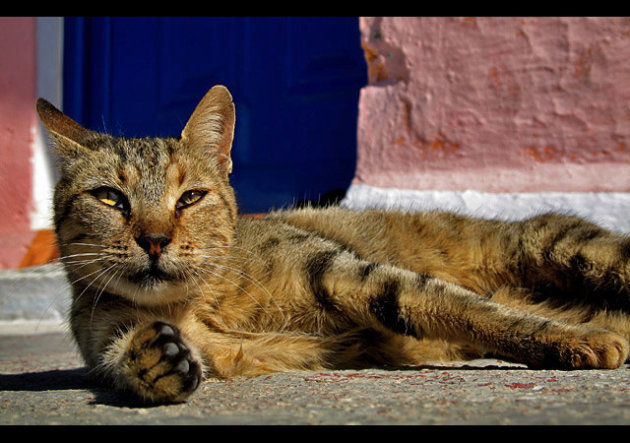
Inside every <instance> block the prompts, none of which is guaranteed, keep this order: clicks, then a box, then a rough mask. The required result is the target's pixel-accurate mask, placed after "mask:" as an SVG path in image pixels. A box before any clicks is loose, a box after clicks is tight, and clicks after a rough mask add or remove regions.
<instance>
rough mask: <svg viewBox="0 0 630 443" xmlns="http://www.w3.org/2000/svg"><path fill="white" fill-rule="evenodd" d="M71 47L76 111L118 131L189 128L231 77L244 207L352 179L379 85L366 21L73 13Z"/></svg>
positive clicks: (309, 195) (235, 178) (263, 207)
mask: <svg viewBox="0 0 630 443" xmlns="http://www.w3.org/2000/svg"><path fill="white" fill-rule="evenodd" d="M64 51H65V52H64V111H65V112H66V113H67V114H68V115H70V116H72V117H73V118H74V119H76V120H77V121H79V122H80V123H82V124H83V125H85V126H87V127H89V128H91V129H95V130H101V131H108V132H110V133H113V134H114V135H125V136H146V135H162V136H167V135H175V136H177V135H179V133H180V132H181V130H182V128H183V126H184V124H185V123H186V121H187V119H188V117H189V116H190V114H191V113H192V111H193V109H194V107H195V106H196V104H197V102H198V101H199V100H200V98H201V97H202V96H203V95H204V94H205V92H206V91H207V90H208V89H209V88H210V87H211V86H213V85H215V84H224V85H226V86H227V87H228V88H229V89H230V91H231V92H232V95H233V97H234V102H235V105H236V133H235V140H234V146H233V150H232V156H233V162H234V172H233V174H232V176H231V179H232V184H233V185H234V187H235V189H236V193H237V199H238V201H239V206H240V208H241V211H242V212H264V211H268V210H269V209H272V208H283V207H288V206H290V205H293V204H296V203H298V202H301V201H304V200H311V201H314V202H317V201H318V200H320V199H321V198H322V197H324V196H328V195H330V194H331V193H334V192H335V191H338V190H344V189H346V188H347V187H348V185H349V184H350V181H351V179H352V177H353V175H354V169H355V163H356V131H357V114H358V102H359V90H360V89H361V88H362V87H363V86H364V85H365V84H366V82H367V72H366V64H365V60H364V57H363V51H362V50H361V46H360V32H359V23H358V19H357V18H348V17H341V18H333V17H330V18H328V17H327V18H304V17H299V18H288V17H287V18H268V17H256V18H245V17H238V18H166V17H156V18H138V17H130V18H122V17H120V18H105V17H98V18H80V17H73V18H67V19H66V20H65V47H64Z"/></svg>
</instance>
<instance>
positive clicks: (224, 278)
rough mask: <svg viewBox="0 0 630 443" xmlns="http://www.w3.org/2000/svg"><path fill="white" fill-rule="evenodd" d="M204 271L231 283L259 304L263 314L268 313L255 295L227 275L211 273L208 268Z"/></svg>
mask: <svg viewBox="0 0 630 443" xmlns="http://www.w3.org/2000/svg"><path fill="white" fill-rule="evenodd" d="M202 270H203V272H205V273H208V274H211V275H214V276H215V277H217V278H219V279H222V280H225V281H227V282H229V283H231V284H233V285H234V286H235V287H237V288H238V289H240V290H241V291H243V293H244V294H247V296H248V297H249V298H251V299H252V300H253V301H254V303H256V304H257V305H258V306H259V307H260V308H261V309H262V310H263V312H267V310H266V309H265V307H264V306H263V305H262V304H261V303H260V302H259V301H258V300H256V297H254V296H253V295H252V294H251V293H250V292H249V291H248V290H247V289H245V288H243V287H242V286H241V285H239V284H238V283H236V282H234V281H232V280H230V279H229V278H227V277H226V276H225V275H222V274H220V273H217V272H213V271H211V270H209V269H207V268H203V269H202ZM204 282H205V280H204Z"/></svg>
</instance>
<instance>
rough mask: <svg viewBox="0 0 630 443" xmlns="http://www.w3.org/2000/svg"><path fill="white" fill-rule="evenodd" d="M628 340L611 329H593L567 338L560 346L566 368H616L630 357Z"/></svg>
mask: <svg viewBox="0 0 630 443" xmlns="http://www.w3.org/2000/svg"><path fill="white" fill-rule="evenodd" d="M628 352H629V345H628V341H627V340H626V339H624V338H623V337H621V336H619V335H617V334H614V333H612V332H609V331H603V330H593V331H589V332H586V333H584V334H581V335H577V336H575V337H571V338H568V339H566V341H565V342H564V344H563V346H562V347H561V348H560V361H561V363H562V366H563V367H564V368H565V369H615V368H618V367H619V366H621V365H622V364H623V363H624V362H625V361H626V358H627V357H628Z"/></svg>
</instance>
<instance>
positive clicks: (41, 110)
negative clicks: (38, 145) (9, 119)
mask: <svg viewBox="0 0 630 443" xmlns="http://www.w3.org/2000/svg"><path fill="white" fill-rule="evenodd" d="M37 113H38V114H39V119H40V120H41V122H42V124H43V125H44V127H45V128H46V129H47V130H48V131H49V132H50V134H51V135H52V136H53V138H54V139H55V141H56V142H57V143H56V147H57V149H58V151H59V152H60V154H67V153H69V151H71V152H73V153H75V152H76V151H77V149H85V148H86V143H85V142H86V140H87V139H88V137H89V136H90V135H92V134H94V132H93V131H90V130H89V129H86V128H84V127H83V126H81V125H80V124H78V123H77V122H75V121H74V120H72V119H71V118H70V117H68V116H67V115H65V114H64V113H63V112H61V111H60V110H59V109H57V108H55V107H54V106H53V105H52V104H50V103H49V102H48V101H46V100H44V99H43V98H40V99H38V100H37Z"/></svg>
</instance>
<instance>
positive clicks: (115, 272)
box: [90, 265, 123, 322]
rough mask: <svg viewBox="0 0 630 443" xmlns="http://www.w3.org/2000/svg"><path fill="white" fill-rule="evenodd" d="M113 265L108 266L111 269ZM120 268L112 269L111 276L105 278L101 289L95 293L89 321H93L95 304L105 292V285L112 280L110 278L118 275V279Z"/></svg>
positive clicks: (120, 274) (120, 273)
mask: <svg viewBox="0 0 630 443" xmlns="http://www.w3.org/2000/svg"><path fill="white" fill-rule="evenodd" d="M113 266H115V265H112V266H111V267H109V268H108V271H109V269H112V267H113ZM122 274H123V273H122V269H118V270H117V271H114V272H113V273H112V276H111V277H110V278H109V280H107V282H106V283H105V284H104V285H103V286H102V287H101V289H100V290H99V292H98V294H97V295H96V297H94V301H93V303H92V312H91V313H90V322H92V321H93V318H94V311H95V310H96V305H97V304H98V302H99V300H100V299H101V296H102V295H103V293H104V292H105V289H106V288H107V286H108V285H109V283H110V282H111V281H112V279H113V278H114V277H115V276H116V275H118V279H120V277H121V276H122Z"/></svg>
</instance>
